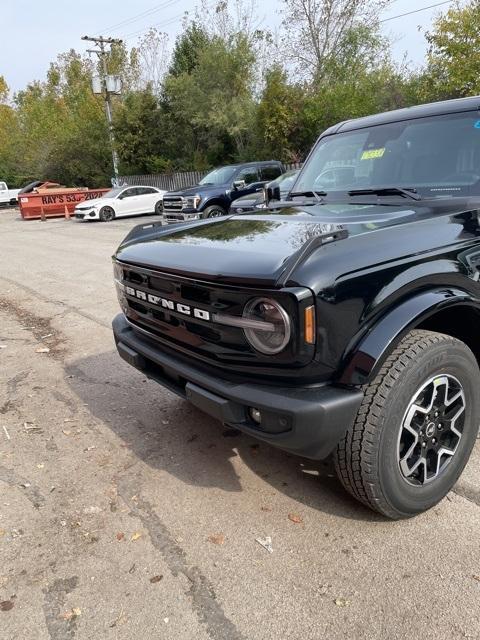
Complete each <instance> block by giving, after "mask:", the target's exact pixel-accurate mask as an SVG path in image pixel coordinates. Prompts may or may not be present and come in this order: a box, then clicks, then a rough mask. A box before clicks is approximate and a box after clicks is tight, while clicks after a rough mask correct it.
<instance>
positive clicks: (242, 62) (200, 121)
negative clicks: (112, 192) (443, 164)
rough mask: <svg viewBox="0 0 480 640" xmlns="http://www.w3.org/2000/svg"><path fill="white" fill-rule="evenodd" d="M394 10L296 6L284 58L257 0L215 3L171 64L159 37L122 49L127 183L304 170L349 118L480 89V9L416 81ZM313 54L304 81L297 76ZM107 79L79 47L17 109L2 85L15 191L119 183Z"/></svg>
mask: <svg viewBox="0 0 480 640" xmlns="http://www.w3.org/2000/svg"><path fill="white" fill-rule="evenodd" d="M386 1H387V0H368V1H367V2H366V3H363V2H362V1H361V0H332V1H331V2H328V3H318V2H308V3H305V2H303V0H285V2H286V5H287V8H288V7H290V9H291V11H290V12H287V14H286V16H287V17H288V20H289V21H290V23H289V24H288V25H284V29H285V34H286V35H287V36H288V35H290V36H291V37H292V38H293V39H292V40H288V38H285V42H286V44H287V45H288V46H287V47H286V48H285V49H284V51H283V55H282V57H281V58H280V59H279V57H278V49H277V48H276V47H275V44H274V43H275V42H276V39H275V38H274V37H273V36H272V35H271V34H268V33H265V32H263V31H262V32H260V31H259V30H258V24H256V20H255V16H254V14H253V13H252V11H253V9H252V7H253V4H252V2H253V0H252V1H250V0H229V1H228V2H227V0H222V2H220V3H218V2H215V1H214V0H204V2H203V4H202V15H200V14H197V17H196V19H195V21H193V22H186V23H185V25H184V30H183V33H181V34H180V35H179V36H178V38H177V40H176V42H175V43H174V47H173V52H172V56H171V58H170V59H169V57H168V56H167V54H166V47H167V44H166V35H165V34H161V33H159V32H158V31H156V30H151V31H150V32H148V33H147V34H146V35H145V36H144V37H143V38H142V40H141V41H140V42H139V44H138V45H137V46H136V47H134V48H132V49H130V50H128V49H127V48H126V47H125V46H124V45H121V44H118V45H114V46H113V48H112V52H111V54H110V55H109V57H108V60H107V68H108V72H109V73H114V74H118V75H120V76H121V78H122V82H123V88H124V90H123V95H122V96H121V97H114V98H113V111H114V131H115V137H116V146H117V151H118V154H119V157H120V163H121V164H120V169H121V173H122V174H136V173H140V174H144V173H161V172H168V171H174V170H190V169H208V168H210V167H211V166H214V165H218V164H222V163H228V162H231V161H238V160H254V159H269V158H274V159H279V160H283V161H287V162H288V161H300V160H302V159H303V158H304V157H305V156H306V154H307V153H308V151H309V149H310V148H311V146H312V144H313V143H314V142H315V140H316V138H317V137H318V135H319V134H320V132H321V131H322V130H324V129H325V128H327V127H329V126H331V125H332V124H334V123H336V122H339V121H342V120H346V119H350V118H355V117H359V116H363V115H366V114H370V113H376V112H381V111H385V110H389V109H395V108H398V107H404V106H408V105H412V104H418V103H422V102H428V101H432V100H439V99H444V98H450V97H457V96H464V95H471V94H475V93H480V53H479V51H480V5H479V4H478V2H477V1H476V0H475V1H471V2H470V3H469V4H467V5H466V6H464V7H461V6H459V5H457V6H456V7H455V8H452V9H450V10H448V11H447V12H446V13H444V14H443V15H441V16H440V17H439V18H437V20H436V21H435V22H434V24H433V27H432V30H431V31H430V32H429V33H427V34H426V38H427V41H428V44H429V50H428V55H427V60H426V65H425V66H424V67H423V68H421V69H419V70H417V71H415V72H412V71H409V70H408V68H406V67H401V68H399V67H397V66H396V65H394V64H393V63H392V60H391V57H390V43H389V42H388V41H387V40H386V39H385V38H384V37H382V36H381V35H380V32H379V30H378V24H377V21H376V13H377V12H378V9H379V8H381V7H382V6H383V5H384V3H385V2H386ZM212 2H213V5H212ZM242 3H246V4H245V5H244V4H242ZM247 5H248V6H247ZM248 7H250V9H249V8H248ZM327 18H328V21H330V22H329V24H328V25H327V22H326V19H327ZM286 19H287V18H286ZM309 25H310V26H312V25H313V26H315V25H316V27H315V29H313V30H309ZM327 26H328V29H327ZM302 56H303V58H304V64H303V65H300V66H301V67H302V68H303V71H304V73H303V75H302V76H299V75H298V74H293V72H292V68H293V65H295V64H297V65H298V64H299V62H301V57H302ZM99 71H100V69H99V63H98V61H97V60H96V59H92V60H91V59H89V58H86V57H82V56H81V55H80V54H78V53H77V52H75V51H73V50H71V51H68V52H66V53H63V54H61V55H59V56H58V58H57V59H56V60H55V61H54V62H53V63H52V64H51V65H50V68H49V70H48V73H47V76H46V78H45V80H44V81H42V82H39V81H35V82H32V83H31V84H29V85H28V86H27V87H26V88H25V89H24V90H22V91H20V92H18V93H17V94H16V95H15V96H13V99H11V98H10V93H9V89H8V86H7V84H6V82H5V80H4V78H3V77H1V76H0V178H1V179H4V180H7V182H9V183H10V184H11V186H18V185H21V184H22V183H24V182H26V181H27V180H30V179H33V178H46V179H49V180H54V181H58V182H61V183H64V184H68V185H74V184H77V185H88V186H100V185H108V184H109V183H110V176H111V175H112V166H111V149H110V141H109V135H108V128H107V123H106V118H105V105H104V100H103V97H102V96H97V95H94V94H93V93H92V90H91V80H92V75H95V74H97V73H99Z"/></svg>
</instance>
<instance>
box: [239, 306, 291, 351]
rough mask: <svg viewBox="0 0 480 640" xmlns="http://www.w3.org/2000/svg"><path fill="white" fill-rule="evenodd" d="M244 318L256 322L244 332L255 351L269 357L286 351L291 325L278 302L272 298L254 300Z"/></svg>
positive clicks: (246, 309)
mask: <svg viewBox="0 0 480 640" xmlns="http://www.w3.org/2000/svg"><path fill="white" fill-rule="evenodd" d="M243 317H244V318H245V319H246V320H253V321H254V322H253V323H252V326H251V327H249V328H244V330H243V331H244V333H245V337H246V338H247V340H248V342H249V343H250V344H251V345H252V347H253V348H254V349H256V350H257V351H260V353H265V354H267V355H274V354H276V353H280V351H283V349H285V347H286V346H287V344H288V342H289V340H290V335H291V324H290V318H289V316H288V313H287V312H286V311H285V309H284V308H283V307H282V306H281V305H279V304H278V302H275V300H272V299H271V298H254V299H253V300H250V301H249V302H248V303H247V304H246V305H245V309H244V311H243ZM255 321H257V322H258V325H257V326H255V324H254V323H255Z"/></svg>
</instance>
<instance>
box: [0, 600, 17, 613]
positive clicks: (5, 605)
mask: <svg viewBox="0 0 480 640" xmlns="http://www.w3.org/2000/svg"><path fill="white" fill-rule="evenodd" d="M14 604H15V603H14V602H12V601H11V600H4V601H3V602H0V611H10V609H13V605H14Z"/></svg>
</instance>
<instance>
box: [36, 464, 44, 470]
mask: <svg viewBox="0 0 480 640" xmlns="http://www.w3.org/2000/svg"><path fill="white" fill-rule="evenodd" d="M44 467H45V465H44V464H37V469H43V468H44Z"/></svg>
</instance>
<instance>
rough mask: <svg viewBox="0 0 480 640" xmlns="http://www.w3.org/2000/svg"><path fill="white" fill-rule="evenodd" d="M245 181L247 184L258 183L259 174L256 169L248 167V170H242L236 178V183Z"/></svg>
mask: <svg viewBox="0 0 480 640" xmlns="http://www.w3.org/2000/svg"><path fill="white" fill-rule="evenodd" d="M237 180H243V181H244V182H245V184H252V183H254V182H258V173H257V169H256V168H255V167H247V168H246V169H242V170H241V171H239V172H238V174H237V175H236V176H235V181H237Z"/></svg>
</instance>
